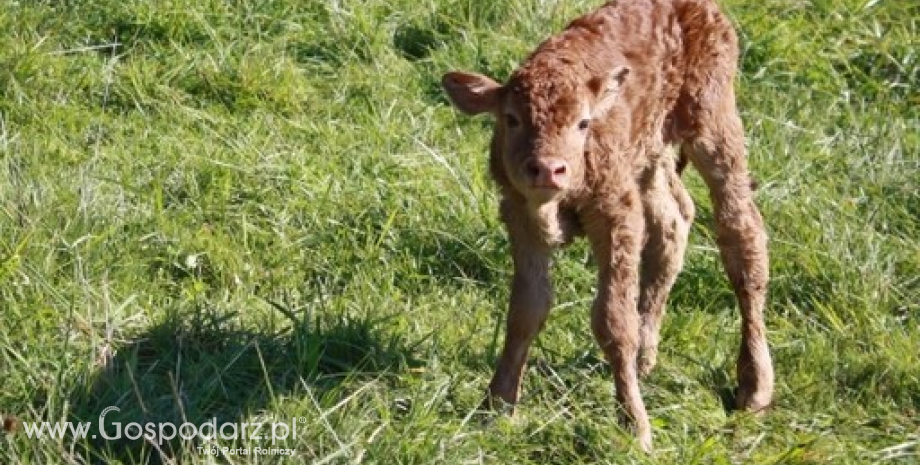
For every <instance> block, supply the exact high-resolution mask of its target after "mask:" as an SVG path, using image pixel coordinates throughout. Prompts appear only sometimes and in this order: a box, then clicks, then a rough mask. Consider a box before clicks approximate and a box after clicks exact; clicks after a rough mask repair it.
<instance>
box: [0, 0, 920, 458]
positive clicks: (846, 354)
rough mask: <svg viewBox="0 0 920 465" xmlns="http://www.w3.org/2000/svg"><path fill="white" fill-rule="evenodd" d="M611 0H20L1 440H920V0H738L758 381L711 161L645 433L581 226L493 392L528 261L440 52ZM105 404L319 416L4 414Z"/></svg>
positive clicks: (303, 444)
mask: <svg viewBox="0 0 920 465" xmlns="http://www.w3.org/2000/svg"><path fill="white" fill-rule="evenodd" d="M624 1H625V0H624ZM598 4H599V2H598V1H585V0H574V1H570V2H562V1H541V0H512V1H509V2H490V1H485V0H481V1H480V0H426V1H422V2H413V1H410V0H367V1H356V0H336V1H328V2H319V1H295V0H258V1H257V0H235V1H225V0H203V1H193V0H173V1H168V2H167V1H143V0H126V1H120V0H98V1H92V2H91V1H33V0H22V1H17V2H12V1H10V2H4V3H3V4H2V6H0V383H2V390H0V415H4V418H5V419H6V421H5V423H6V429H7V430H9V431H7V432H6V433H4V432H0V463H4V464H6V463H9V464H57V463H62V464H78V463H125V464H135V463H181V464H199V463H227V464H238V463H310V464H344V463H380V464H422V463H425V464H428V463H431V464H478V463H490V464H529V463H534V464H537V463H541V464H542V463H552V464H595V463H597V464H602V463H603V464H606V463H641V464H729V463H731V464H734V463H754V464H774V463H783V464H787V463H790V464H855V463H860V464H862V463H866V464H875V463H899V464H913V463H920V445H918V443H920V355H918V354H920V110H918V108H920V55H918V51H920V3H917V2H916V1H915V0H810V1H807V0H802V1H798V0H764V1H757V2H749V1H743V0H725V1H723V6H724V8H725V10H726V12H727V13H728V14H729V15H730V16H731V18H732V19H733V21H735V23H736V24H737V25H738V28H739V31H740V36H741V39H742V43H743V56H742V62H741V68H742V73H741V74H742V76H741V77H740V79H739V82H738V86H739V87H738V89H739V99H740V101H739V105H740V107H741V111H742V113H743V117H744V120H745V124H746V129H747V134H748V138H749V146H750V160H751V166H752V169H753V171H754V172H755V175H756V177H757V178H758V179H759V180H760V185H761V187H760V189H759V191H758V202H759V205H760V206H761V208H762V212H763V214H764V217H765V219H766V221H767V223H768V227H769V230H770V235H771V254H772V256H771V259H772V263H771V268H772V276H773V279H772V282H771V289H770V301H769V303H768V314H767V321H768V326H769V328H770V335H769V336H770V340H771V343H772V350H773V356H774V361H775V364H776V370H777V393H776V404H775V407H774V408H773V410H772V411H771V412H770V414H769V415H767V416H764V417H761V418H756V417H753V416H750V415H747V414H742V413H736V412H732V411H730V410H726V408H725V401H726V399H728V398H729V397H730V395H731V390H732V389H733V388H734V383H735V382H734V360H735V356H736V350H737V345H738V341H739V316H738V313H737V311H736V309H735V301H734V297H733V295H732V293H731V291H730V288H729V286H728V284H727V282H726V279H725V278H724V275H723V273H722V270H721V265H720V264H719V260H718V254H717V252H716V249H715V248H714V241H713V237H712V232H711V228H710V225H711V219H712V218H711V208H710V204H709V201H708V198H707V195H706V191H705V189H704V188H703V184H702V182H701V181H700V179H699V177H698V175H697V174H696V173H694V172H692V171H691V172H690V174H689V175H688V176H687V177H686V179H687V183H688V185H689V186H690V187H691V190H692V192H693V194H694V198H695V199H696V201H697V205H698V218H697V221H696V224H695V226H694V229H693V232H692V234H691V247H690V250H689V253H688V257H687V265H686V267H685V270H684V272H683V274H682V275H681V278H680V279H679V281H678V283H677V285H676V287H675V290H674V292H673V293H672V295H671V300H670V305H669V313H668V317H667V319H666V322H665V328H664V330H663V340H662V354H661V357H660V364H659V366H658V368H657V369H656V371H655V372H654V373H653V374H652V376H651V377H650V378H649V379H647V380H645V381H644V382H643V393H644V396H645V400H646V405H647V406H648V409H649V413H650V415H651V416H652V418H653V426H654V434H655V446H656V451H655V452H654V453H653V454H651V455H645V454H643V453H642V452H640V451H638V450H637V449H636V447H635V446H634V445H633V443H632V441H631V439H630V435H629V433H628V432H627V431H624V430H623V429H622V428H620V426H618V424H617V422H616V418H617V408H616V406H615V404H614V397H613V387H612V386H613V384H612V380H611V378H610V376H609V374H608V373H607V370H606V366H605V364H604V363H603V361H602V359H601V355H600V352H599V350H597V348H596V346H595V345H594V341H593V338H592V337H591V332H590V330H589V327H588V307H589V305H590V302H591V298H592V295H593V289H592V286H593V283H594V275H593V269H592V267H591V266H586V265H585V262H586V258H587V255H588V252H587V248H586V247H585V246H584V244H578V245H576V246H574V247H573V248H571V249H569V250H567V251H565V252H564V253H561V254H560V255H559V260H558V261H557V264H556V270H555V276H556V287H557V291H558V295H557V299H556V308H555V309H554V312H553V314H552V316H551V318H550V321H549V322H548V324H547V328H546V330H545V331H544V332H543V334H542V335H541V337H540V339H539V340H538V342H537V344H536V346H535V347H534V350H533V351H532V354H531V361H532V363H531V365H530V368H529V369H528V372H527V377H526V381H525V385H524V393H523V400H522V404H521V405H520V407H519V409H518V414H517V415H516V416H515V417H514V418H508V417H503V416H499V417H494V418H493V417H489V416H486V415H485V414H482V413H477V412H476V408H477V406H478V403H479V401H480V400H481V396H482V394H483V392H484V389H485V387H486V384H487V383H488V380H489V377H490V376H491V370H492V366H493V363H494V361H495V359H496V357H497V347H498V345H499V344H500V342H501V338H502V334H501V332H502V325H503V318H504V309H505V305H506V301H507V297H508V289H507V283H508V281H509V277H510V264H509V259H508V256H507V252H506V245H507V244H506V238H505V235H504V233H503V231H502V229H501V227H500V223H499V221H498V218H497V204H496V192H495V189H494V188H493V186H492V184H491V181H490V180H489V179H488V176H487V173H486V169H485V168H486V167H485V151H486V144H487V138H488V134H489V125H488V123H487V121H486V120H485V119H473V118H467V117H462V116H461V115H459V114H457V113H456V112H455V111H454V110H452V109H451V108H450V106H449V105H448V104H447V102H446V100H445V98H444V97H443V96H442V94H441V92H440V89H439V85H438V82H439V78H440V75H441V74H442V73H443V72H445V71H448V70H451V69H457V68H462V69H468V70H479V71H483V72H487V73H489V74H492V75H494V76H496V77H498V78H502V79H503V78H505V77H506V76H507V75H508V73H509V72H510V71H511V70H512V69H513V68H514V67H515V66H516V64H517V63H518V62H519V61H520V60H521V59H522V58H523V57H524V55H525V54H526V53H527V52H528V51H529V50H530V49H531V48H532V47H534V46H535V45H536V44H537V43H538V42H539V41H540V40H542V39H543V38H544V37H546V36H547V35H548V34H550V33H552V32H554V31H556V30H558V29H559V28H561V27H562V26H563V25H564V24H565V23H566V22H567V21H568V20H570V19H571V18H573V17H575V16H577V15H579V14H580V13H582V12H586V11H588V10H589V9H591V8H593V7H595V6H596V5H598ZM108 406H117V407H119V408H120V411H119V412H112V413H109V414H108V416H107V417H106V420H107V421H108V422H109V423H108V424H109V425H111V424H112V423H111V422H114V421H117V422H120V423H122V424H125V425H126V424H128V423H131V422H137V423H141V424H143V423H146V422H154V423H158V422H174V423H176V424H178V423H182V422H183V421H188V422H192V423H195V424H201V423H203V422H205V421H209V420H211V419H215V420H216V422H217V423H218V424H222V423H225V422H229V423H244V422H256V421H268V422H273V421H286V422H288V423H290V422H291V421H295V422H300V421H301V420H302V421H303V423H299V424H298V430H297V434H296V437H295V435H293V434H292V435H290V436H289V437H288V438H287V439H285V440H281V441H279V442H277V444H276V445H275V447H285V448H291V449H295V450H296V455H295V457H294V459H291V458H286V457H278V456H236V455H223V454H221V455H219V456H214V455H206V454H202V453H201V451H200V450H199V449H198V448H199V447H204V446H210V445H217V446H220V447H225V446H226V447H240V448H248V447H256V446H262V447H270V446H272V444H271V441H270V440H265V439H263V440H253V439H249V438H246V439H238V440H223V439H219V440H217V441H216V442H214V443H209V444H202V443H201V442H195V441H180V440H172V441H167V442H164V443H163V444H162V445H161V444H156V442H155V441H154V442H153V443H151V441H146V440H144V439H143V438H141V439H137V440H131V439H127V438H122V439H121V440H104V439H100V438H98V437H97V438H96V439H92V438H86V439H79V438H74V437H73V436H72V435H68V437H65V438H63V439H61V438H58V439H52V438H48V437H45V438H42V439H38V438H35V437H29V435H28V434H26V432H25V431H24V429H23V428H22V427H21V426H22V425H20V427H19V428H17V427H16V425H15V423H17V420H18V421H20V422H36V421H48V422H64V421H71V422H92V423H93V430H92V432H93V433H94V434H95V433H96V432H97V431H96V421H97V419H98V417H99V416H100V414H101V413H102V411H103V410H104V409H105V408H106V407H108ZM292 419H293V420H292ZM112 431H113V429H109V430H108V434H112Z"/></svg>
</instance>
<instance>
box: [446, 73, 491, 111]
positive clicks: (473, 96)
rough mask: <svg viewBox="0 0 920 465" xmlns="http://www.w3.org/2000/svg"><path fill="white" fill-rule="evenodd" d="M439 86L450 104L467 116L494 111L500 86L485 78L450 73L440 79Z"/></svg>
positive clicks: (473, 74) (479, 75)
mask: <svg viewBox="0 0 920 465" xmlns="http://www.w3.org/2000/svg"><path fill="white" fill-rule="evenodd" d="M441 86H442V87H444V90H445V91H446V92H447V96H448V97H450V101H451V103H453V104H454V106H455V107H457V108H458V109H459V110H460V111H462V112H464V113H466V114H468V115H478V114H480V113H485V112H491V111H494V110H495V108H496V107H497V106H498V91H499V90H500V89H501V87H502V86H501V84H499V83H497V82H495V81H493V80H492V79H491V78H489V77H487V76H483V75H481V74H476V73H465V72H462V71H451V72H449V73H447V74H445V75H444V77H442V78H441Z"/></svg>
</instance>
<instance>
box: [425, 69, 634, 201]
mask: <svg viewBox="0 0 920 465" xmlns="http://www.w3.org/2000/svg"><path fill="white" fill-rule="evenodd" d="M557 65H558V63H557ZM566 71H567V70H565V69H562V70H559V69H558V66H557V67H556V69H552V68H545V67H544V68H542V69H537V70H534V69H532V68H527V67H525V68H521V69H519V70H518V71H516V72H515V73H514V74H513V75H512V76H511V78H510V79H509V80H508V82H507V83H506V84H504V85H501V84H499V83H497V82H495V81H494V80H492V79H491V78H489V77H487V76H483V75H481V74H475V73H467V72H460V71H454V72H449V73H447V74H445V75H444V77H443V78H442V81H441V83H442V85H443V87H444V90H445V91H446V92H447V95H448V97H449V98H450V100H451V102H452V103H453V104H454V106H455V107H457V108H458V109H459V110H460V111H462V112H464V113H466V114H469V115H476V114H480V113H490V114H491V115H492V116H493V117H494V118H495V127H494V134H493V142H492V150H493V154H492V156H493V157H494V156H498V157H499V158H500V162H501V164H502V167H503V169H504V172H505V173H506V176H507V178H508V181H509V182H510V183H511V186H512V187H513V188H514V189H515V190H517V191H518V192H519V193H521V194H522V195H523V196H524V197H525V198H526V199H527V200H528V201H529V202H532V203H545V202H548V201H552V200H555V199H559V198H562V197H565V196H566V195H567V194H569V193H571V192H573V191H576V190H578V189H580V188H582V187H583V185H584V181H585V171H586V166H585V165H586V157H585V154H586V152H587V150H588V149H589V144H590V140H591V137H592V133H594V131H597V130H600V128H599V125H598V127H595V126H596V121H598V120H599V119H600V118H602V117H603V116H604V115H605V114H606V113H607V112H608V111H609V110H610V108H611V107H612V106H613V104H614V102H615V101H616V98H617V95H618V94H619V91H620V89H621V87H622V85H623V82H624V80H625V79H626V76H627V75H628V74H629V68H628V67H626V66H617V67H614V68H613V70H611V71H610V72H608V73H604V74H603V75H602V76H601V77H590V76H587V77H585V76H579V75H578V74H577V73H572V72H566ZM496 151H497V152H498V153H494V152H496Z"/></svg>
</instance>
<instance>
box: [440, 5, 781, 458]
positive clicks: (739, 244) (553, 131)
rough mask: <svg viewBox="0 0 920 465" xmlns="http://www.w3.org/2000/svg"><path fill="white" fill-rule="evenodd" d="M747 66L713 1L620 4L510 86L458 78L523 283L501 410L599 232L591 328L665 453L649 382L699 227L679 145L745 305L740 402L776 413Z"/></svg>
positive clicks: (500, 382) (621, 389) (513, 316)
mask: <svg viewBox="0 0 920 465" xmlns="http://www.w3.org/2000/svg"><path fill="white" fill-rule="evenodd" d="M737 59H738V41H737V37H736V35H735V32H734V30H733V28H732V26H731V24H730V23H729V21H728V20H727V19H726V18H725V16H723V15H722V14H721V13H720V12H719V9H718V7H717V6H716V4H715V3H714V2H713V1H712V0H629V1H626V0H621V1H619V2H611V3H607V4H606V5H604V6H602V7H600V8H599V9H598V10H597V11H595V12H593V13H590V14H588V15H586V16H583V17H581V18H579V19H576V20H575V21H573V22H572V23H571V24H570V25H569V26H568V27H567V28H566V29H565V30H564V31H562V32H561V33H559V34H558V35H555V36H553V37H551V38H549V39H548V40H546V41H545V42H543V43H542V44H541V45H540V46H539V47H538V48H537V49H536V51H534V52H533V53H532V54H531V55H530V56H529V57H528V58H527V60H526V61H524V63H523V64H522V65H521V66H520V67H519V68H518V69H517V70H516V71H514V73H513V74H512V75H511V77H510V78H509V79H508V81H507V82H506V83H505V84H504V85H502V84H499V83H497V82H495V81H494V80H492V79H491V78H489V77H486V76H483V75H479V74H474V73H467V72H450V73H447V74H446V75H444V77H443V80H442V85H443V87H444V89H445V91H446V92H447V95H448V96H449V98H450V100H451V102H452V103H453V104H454V105H455V106H456V107H457V108H458V109H459V110H461V111H462V112H464V113H467V114H470V115H475V114H480V113H490V114H491V115H492V116H493V117H494V118H495V125H494V132H493V136H492V142H491V150H490V154H491V155H490V159H489V167H490V171H491V174H492V177H493V178H494V179H495V181H496V183H497V184H498V186H499V187H500V191H501V197H502V199H501V217H502V221H503V222H504V224H505V226H506V229H507V231H508V234H509V238H510V243H511V253H512V257H513V262H514V277H513V279H512V285H511V300H510V305H509V311H508V317H507V318H508V320H507V332H506V338H505V345H504V348H503V351H502V354H501V357H500V359H499V362H498V368H497V369H496V372H495V375H494V377H493V378H492V382H491V384H490V385H489V399H492V400H498V399H500V400H501V401H503V402H507V403H509V404H511V405H513V404H514V403H516V402H517V400H518V394H519V388H520V384H521V376H522V373H523V370H524V365H525V362H526V358H527V352H528V349H529V347H530V344H531V342H532V341H533V340H534V338H535V337H536V335H537V333H538V332H539V330H540V328H541V327H542V326H543V323H544V321H545V319H546V317H547V314H548V312H549V309H550V306H551V303H552V289H551V285H550V279H549V267H550V255H551V253H552V251H553V249H555V248H557V247H558V246H561V245H564V244H566V243H568V242H569V241H570V240H572V238H573V237H575V236H580V235H584V236H586V237H587V239H588V241H589V242H590V244H591V247H592V252H593V254H594V256H595V259H596V262H597V263H598V268H599V269H598V283H597V296H596V298H595V300H594V304H593V308H592V315H591V328H592V330H593V333H594V336H595V338H596V339H597V342H598V343H599V344H600V347H601V349H602V350H603V351H604V354H605V356H606V358H607V360H608V361H609V363H610V364H611V365H612V367H613V373H614V382H615V385H616V392H617V399H618V401H619V402H620V404H621V405H622V407H623V409H624V413H625V416H626V418H627V419H628V420H629V421H630V422H632V424H633V426H634V428H635V430H636V434H637V436H638V441H639V444H640V445H641V447H643V448H644V449H647V450H648V449H650V448H651V427H650V424H649V420H648V415H647V413H646V410H645V406H644V404H643V401H642V397H641V395H640V392H639V376H640V375H641V374H644V373H647V372H648V371H649V370H650V369H651V368H652V366H653V365H654V363H655V358H656V353H657V345H658V332H659V326H660V322H661V318H662V315H663V313H664V305H665V300H666V298H667V295H668V292H669V291H670V288H671V285H672V284H673V282H674V279H675V277H676V275H677V273H678V271H679V270H680V268H681V264H682V260H683V258H682V257H683V252H684V249H685V246H686V236H687V232H688V229H689V224H690V221H691V220H692V216H693V205H692V203H691V201H690V198H689V196H688V195H687V193H686V191H685V190H684V187H683V185H682V184H681V182H680V179H679V176H678V173H677V171H678V170H677V169H676V168H675V163H676V162H675V158H676V157H675V155H674V154H673V152H672V151H669V150H667V148H668V147H671V146H674V147H679V153H680V156H681V158H682V159H684V160H687V159H689V161H690V162H691V163H692V164H693V166H695V167H696V168H697V169H698V170H699V172H700V173H701V174H702V176H703V178H704V180H705V182H706V184H707V186H708V188H709V192H710V197H711V199H712V202H713V206H714V210H715V223H716V233H717V238H718V240H717V241H718V246H719V250H720V252H721V258H722V263H723V265H724V268H725V271H726V273H727V274H728V277H729V279H730V281H731V285H732V287H733V288H734V292H735V295H736V297H737V299H738V302H739V305H740V307H741V316H742V325H741V350H740V354H739V357H738V363H737V375H738V383H739V388H738V391H737V399H736V402H737V404H738V406H739V407H740V408H745V409H749V410H753V411H759V410H762V409H764V408H765V407H767V406H768V405H769V404H770V403H771V397H772V393H773V368H772V364H771V360H770V353H769V349H768V346H767V339H766V329H765V327H764V322H763V308H764V301H765V295H766V286H767V275H768V259H767V236H766V233H765V230H764V226H763V221H762V219H761V216H760V213H759V212H758V210H757V207H756V206H755V204H754V200H753V195H752V192H751V182H750V178H749V174H748V168H747V161H746V155H745V147H744V135H743V133H742V125H741V120H740V118H739V116H738V112H737V110H736V107H735V94H734V90H733V82H732V81H733V79H734V76H735V72H736V61H737Z"/></svg>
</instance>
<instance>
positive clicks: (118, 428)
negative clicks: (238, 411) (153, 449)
mask: <svg viewBox="0 0 920 465" xmlns="http://www.w3.org/2000/svg"><path fill="white" fill-rule="evenodd" d="M120 411H121V409H120V408H118V407H115V406H111V407H106V408H105V409H104V410H103V411H102V413H100V414H99V420H98V421H97V425H96V426H97V430H98V434H97V433H91V432H90V429H91V428H92V423H91V422H76V423H74V422H69V421H67V422H58V423H51V422H31V423H30V422H26V421H23V422H22V427H23V428H22V429H23V430H25V433H26V435H27V436H28V437H30V438H35V439H41V438H43V437H49V438H52V439H63V438H64V437H66V436H70V437H73V438H75V439H86V438H92V439H99V438H102V439H105V440H109V441H116V440H121V439H128V440H132V441H136V440H139V439H141V438H143V439H144V440H145V441H147V442H156V443H157V444H160V445H162V444H163V442H164V441H171V440H173V439H176V438H181V439H184V440H186V441H192V440H199V441H213V440H216V439H218V438H220V439H223V440H227V441H239V440H250V441H266V440H271V444H272V445H275V444H276V442H277V441H285V440H287V439H296V438H297V425H298V424H301V425H303V424H304V423H306V421H307V419H306V418H305V417H292V418H291V421H290V422H247V423H231V422H226V423H222V424H220V425H218V424H217V418H216V417H215V418H211V420H208V421H205V422H204V423H201V424H195V423H192V422H185V423H182V424H180V425H179V426H176V424H175V423H171V422H146V423H143V424H141V423H138V422H131V423H127V424H125V425H124V426H122V423H121V422H117V421H115V422H111V423H110V424H106V422H105V416H106V415H108V414H109V413H110V412H120Z"/></svg>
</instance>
